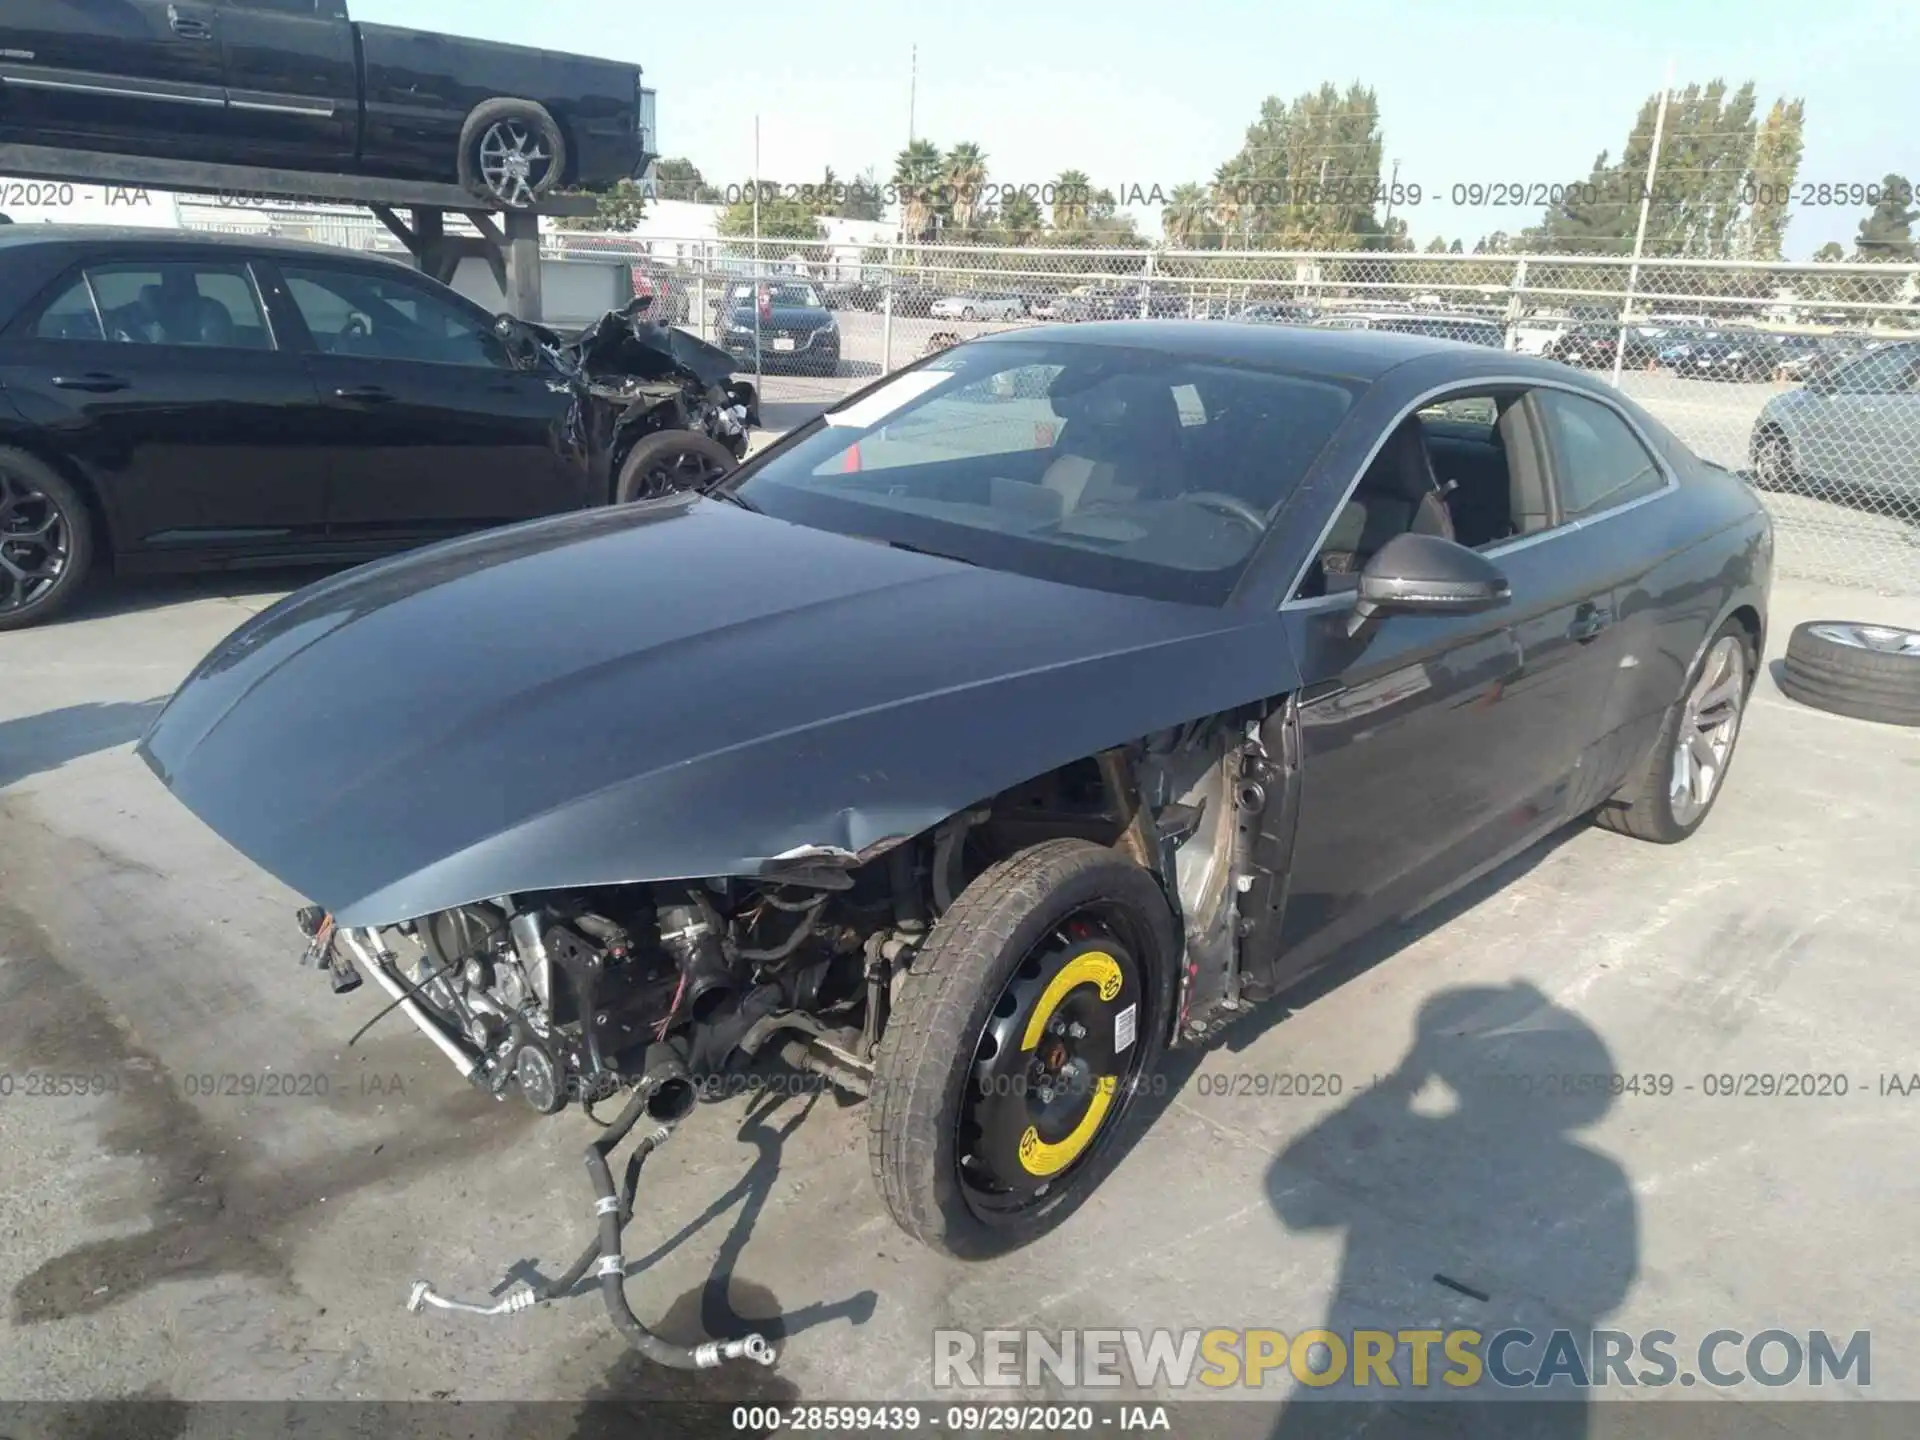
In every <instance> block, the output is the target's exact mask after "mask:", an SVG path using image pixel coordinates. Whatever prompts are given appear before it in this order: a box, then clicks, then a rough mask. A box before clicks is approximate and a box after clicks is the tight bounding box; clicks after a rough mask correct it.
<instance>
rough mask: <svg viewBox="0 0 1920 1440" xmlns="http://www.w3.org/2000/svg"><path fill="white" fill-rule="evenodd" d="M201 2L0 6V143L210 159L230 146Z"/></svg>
mask: <svg viewBox="0 0 1920 1440" xmlns="http://www.w3.org/2000/svg"><path fill="white" fill-rule="evenodd" d="M219 20H220V12H219V11H218V10H217V9H216V8H215V7H214V6H213V5H212V4H208V3H202V0H90V3H87V4H75V3H74V0H6V3H5V5H0V138H4V139H6V140H9V141H13V142H16V143H19V142H25V143H30V144H37V145H84V146H91V147H94V148H97V149H101V150H109V151H122V150H131V149H138V150H139V151H141V152H142V153H145V154H153V155H159V156H166V157H173V158H183V159H209V158H214V157H215V156H217V155H219V154H220V153H221V152H222V149H223V147H224V146H226V145H227V144H228V143H229V142H230V141H231V140H232V138H233V135H234V131H233V130H232V128H231V126H230V123H229V118H228V114H227V108H226V94H225V89H224V85H225V81H224V78H223V75H222V66H221V56H220V39H219V29H220V27H219Z"/></svg>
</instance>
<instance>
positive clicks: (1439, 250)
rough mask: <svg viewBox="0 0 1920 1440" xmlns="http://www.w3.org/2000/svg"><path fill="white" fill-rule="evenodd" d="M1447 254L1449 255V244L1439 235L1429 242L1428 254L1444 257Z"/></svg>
mask: <svg viewBox="0 0 1920 1440" xmlns="http://www.w3.org/2000/svg"><path fill="white" fill-rule="evenodd" d="M1446 253H1447V242H1446V241H1445V240H1442V239H1441V238H1440V237H1439V236H1438V235H1436V236H1434V237H1433V239H1431V240H1429V241H1428V242H1427V254H1429V255H1444V254H1446Z"/></svg>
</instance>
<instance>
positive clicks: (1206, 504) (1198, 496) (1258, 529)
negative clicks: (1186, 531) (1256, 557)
mask: <svg viewBox="0 0 1920 1440" xmlns="http://www.w3.org/2000/svg"><path fill="white" fill-rule="evenodd" d="M1174 498H1175V499H1177V500H1184V501H1186V502H1187V504H1189V505H1198V506H1199V507H1200V508H1201V509H1202V510H1211V511H1213V513H1214V514H1216V515H1224V516H1226V517H1227V518H1228V519H1230V520H1238V521H1239V522H1240V523H1241V524H1242V525H1244V526H1246V527H1247V528H1248V529H1249V530H1251V531H1253V532H1254V533H1255V534H1256V535H1257V534H1260V533H1262V532H1264V531H1265V530H1266V528H1267V517H1266V516H1264V515H1262V514H1261V513H1260V512H1259V511H1258V510H1256V509H1254V508H1253V506H1251V505H1249V504H1248V503H1247V502H1246V501H1245V500H1242V499H1241V498H1240V497H1239V496H1238V495H1229V494H1227V492H1226V491H1224V490H1187V491H1183V492H1182V493H1180V494H1179V495H1177V496H1175V497H1174Z"/></svg>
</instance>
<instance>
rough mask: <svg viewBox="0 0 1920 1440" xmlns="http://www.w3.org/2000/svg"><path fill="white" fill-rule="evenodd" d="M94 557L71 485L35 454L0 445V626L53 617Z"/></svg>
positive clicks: (90, 534) (18, 626)
mask: <svg viewBox="0 0 1920 1440" xmlns="http://www.w3.org/2000/svg"><path fill="white" fill-rule="evenodd" d="M92 561H93V532H92V529H91V527H90V526H89V524H88V520H87V512H86V507H85V506H84V505H83V504H82V503H81V500H80V496H79V495H78V494H77V493H76V492H75V490H74V488H73V487H72V486H71V485H69V484H68V483H67V482H66V481H65V480H64V479H62V478H61V477H60V475H59V474H58V473H57V472H55V471H54V470H53V469H51V468H50V467H48V466H47V465H46V464H44V463H42V462H41V461H40V460H37V459H35V458H34V457H33V456H31V455H27V454H23V453H22V452H20V451H17V450H0V630H21V629H25V628H26V627H27V626H29V625H37V624H39V623H40V622H41V621H43V620H46V619H49V618H51V617H52V616H53V615H54V614H56V613H57V612H58V611H59V610H61V609H62V608H64V607H65V605H66V604H67V602H68V601H69V600H71V599H72V598H73V596H74V594H75V593H76V592H77V591H78V590H79V588H80V584H81V582H82V581H83V580H84V579H85V578H86V574H87V571H88V569H89V568H90V567H91V565H92Z"/></svg>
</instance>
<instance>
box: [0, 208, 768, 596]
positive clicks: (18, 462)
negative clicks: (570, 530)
mask: <svg viewBox="0 0 1920 1440" xmlns="http://www.w3.org/2000/svg"><path fill="white" fill-rule="evenodd" d="M732 375H733V361H732V360H731V359H730V358H729V357H728V356H727V355H726V354H725V353H724V352H722V351H721V350H719V349H718V348H716V347H714V346H711V345H707V344H704V343H703V342H701V341H700V340H699V339H697V338H696V337H694V336H692V335H690V334H687V333H686V332H684V331H679V330H669V329H667V328H665V327H664V326H661V325H658V324H654V323H652V321H651V318H650V317H649V316H648V314H647V313H646V311H645V308H644V306H642V305H636V306H634V307H630V308H629V309H627V310H625V311H619V312H615V313H613V314H610V315H608V316H605V317H604V318H603V319H601V320H600V321H599V322H597V323H596V324H595V325H593V326H591V327H589V328H588V329H587V330H586V331H584V332H582V333H581V334H579V335H576V336H572V337H563V336H560V335H558V334H555V333H554V332H553V331H550V330H545V329H541V328H540V327H537V326H526V325H523V324H521V323H520V322H519V321H516V320H513V319H510V318H501V319H498V320H496V318H495V317H494V316H492V315H490V314H488V313H487V312H486V311H485V310H483V309H482V308H481V307H479V306H478V305H475V304H473V303H472V302H471V301H469V300H467V299H465V298H464V297H463V296H461V295H459V294H457V293H455V292H454V291H453V290H451V289H449V288H447V287H446V286H444V285H440V284H438V283H436V282H435V281H433V280H431V279H428V278H427V277H426V276H424V275H421V274H419V273H417V272H415V271H412V270H410V269H408V268H407V267H405V266H403V265H400V264H398V263H396V262H394V261H391V260H383V259H380V258H377V257H373V256H366V255H356V254H353V253H351V252H347V251H342V250H339V249H333V248H323V247H321V246H317V245H303V244H297V243H294V242H291V241H270V240H262V239H256V238H240V237H233V236H219V235H204V234H199V235H196V234H189V233H182V234H167V233H165V232H159V231H152V230H146V231H140V230H124V231H123V230H112V229H104V228H92V227H85V228H81V227H75V228H68V227H58V226H31V227H30V226H16V227H14V228H13V229H11V230H8V231H6V232H4V234H0V630H5V629H12V628H17V627H20V626H24V625H30V624H35V623H38V622H40V621H43V620H46V619H48V618H50V617H51V616H52V615H54V614H55V613H56V612H57V611H58V610H59V609H60V608H61V607H62V606H64V605H65V604H66V603H67V602H68V601H69V600H71V599H72V598H73V596H74V595H75V594H76V593H77V592H78V591H79V589H80V587H81V586H82V585H83V584H84V583H85V580H86V577H87V575H88V573H89V572H90V571H95V570H101V569H106V568H113V569H116V570H119V571H122V572H137V571H158V570H183V569H193V568H222V567H232V566H241V565H259V564H271V563H291V562H299V563H309V562H312V563H321V564H339V563H348V562H353V561H358V560H364V559H367V558H369V557H371V556H375V555H380V554H385V553H389V552H391V551H394V550H399V549H405V548H407V547H409V546H415V545H420V544H425V543H428V542H430V541H434V540H439V539H444V538H446V537H449V536H452V535H458V534H461V533H463V532H467V531H472V530H479V529H484V528H486V527H488V526H492V525H500V524H507V523H511V522H514V521H519V520H526V519H530V518H533V517H535V516H541V515H551V514H554V513H556V512H558V511H563V510H574V509H580V508H583V507H586V506H592V505H604V504H607V503H609V502H611V501H617V500H626V499H632V498H635V497H637V496H640V495H645V494H653V493H657V492H658V491H659V490H661V489H664V488H669V487H671V486H674V485H683V484H684V485H695V484H702V483H706V482H709V481H711V480H712V479H714V478H715V477H717V476H718V475H720V474H721V473H724V471H726V470H728V469H730V468H732V466H733V465H734V464H735V463H736V462H737V461H738V460H739V458H740V456H742V455H743V454H744V453H745V452H746V446H747V430H748V428H749V426H751V425H752V424H753V423H755V416H756V413H757V402H756V397H755V394H754V391H753V388H752V386H750V385H748V384H746V383H745V382H740V381H735V380H734V379H733V378H732Z"/></svg>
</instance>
